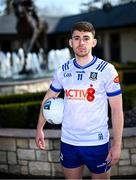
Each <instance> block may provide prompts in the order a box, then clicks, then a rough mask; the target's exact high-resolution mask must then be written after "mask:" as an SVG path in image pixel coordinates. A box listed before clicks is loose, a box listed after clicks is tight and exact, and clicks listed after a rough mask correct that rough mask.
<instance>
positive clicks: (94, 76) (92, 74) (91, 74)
mask: <svg viewBox="0 0 136 180" xmlns="http://www.w3.org/2000/svg"><path fill="white" fill-rule="evenodd" d="M97 74H98V73H97V72H91V73H90V77H89V79H91V80H92V81H96V80H97Z"/></svg>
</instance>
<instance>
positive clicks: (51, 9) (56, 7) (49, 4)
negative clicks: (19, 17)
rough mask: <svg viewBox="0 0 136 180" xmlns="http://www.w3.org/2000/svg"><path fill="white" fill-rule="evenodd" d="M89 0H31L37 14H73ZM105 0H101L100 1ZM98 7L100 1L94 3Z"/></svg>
mask: <svg viewBox="0 0 136 180" xmlns="http://www.w3.org/2000/svg"><path fill="white" fill-rule="evenodd" d="M90 1H91V0H33V2H34V3H35V5H36V6H37V7H38V8H40V11H39V15H49V16H63V15H73V14H78V13H80V10H81V8H82V9H83V6H81V4H82V3H88V2H90ZM104 1H105V2H106V0H101V2H104ZM118 1H119V0H111V1H110V0H109V2H111V4H116V3H117V2H118ZM4 3H5V0H0V12H1V14H2V12H3V9H4V8H5V5H4ZM95 5H97V6H98V7H100V5H101V3H95Z"/></svg>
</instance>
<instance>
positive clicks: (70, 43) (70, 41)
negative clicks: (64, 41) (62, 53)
mask: <svg viewBox="0 0 136 180" xmlns="http://www.w3.org/2000/svg"><path fill="white" fill-rule="evenodd" d="M69 46H70V47H71V48H72V39H69Z"/></svg>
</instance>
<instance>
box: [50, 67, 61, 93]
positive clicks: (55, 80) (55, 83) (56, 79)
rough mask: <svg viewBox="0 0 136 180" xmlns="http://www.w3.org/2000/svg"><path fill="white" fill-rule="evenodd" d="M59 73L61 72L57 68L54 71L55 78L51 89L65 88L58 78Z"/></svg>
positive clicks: (58, 90)
mask: <svg viewBox="0 0 136 180" xmlns="http://www.w3.org/2000/svg"><path fill="white" fill-rule="evenodd" d="M58 73H59V72H58V70H56V71H55V73H54V76H53V80H52V82H51V85H50V89H51V90H53V91H55V92H60V91H61V90H62V89H63V87H62V85H61V83H60V80H59V78H58Z"/></svg>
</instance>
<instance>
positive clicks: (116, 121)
mask: <svg viewBox="0 0 136 180" xmlns="http://www.w3.org/2000/svg"><path fill="white" fill-rule="evenodd" d="M111 116H112V130H113V144H114V145H119V146H121V143H122V133H123V126H124V118H123V111H122V110H112V112H111Z"/></svg>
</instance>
